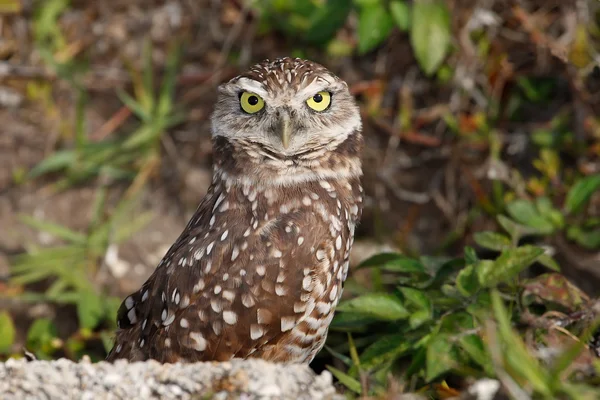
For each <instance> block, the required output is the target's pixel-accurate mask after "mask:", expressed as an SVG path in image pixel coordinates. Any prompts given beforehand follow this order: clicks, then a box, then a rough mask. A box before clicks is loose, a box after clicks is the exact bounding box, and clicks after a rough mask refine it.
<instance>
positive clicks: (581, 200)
mask: <svg viewBox="0 0 600 400" xmlns="http://www.w3.org/2000/svg"><path fill="white" fill-rule="evenodd" d="M599 189H600V174H596V175H590V176H586V177H585V178H583V179H580V180H578V181H577V183H575V184H574V185H573V186H572V187H571V190H569V193H567V198H566V200H565V210H566V211H567V212H568V213H569V214H575V213H578V212H579V211H581V209H582V208H583V206H584V205H585V204H586V203H587V202H588V201H589V200H590V197H592V195H593V194H594V193H595V192H596V191H597V190H599Z"/></svg>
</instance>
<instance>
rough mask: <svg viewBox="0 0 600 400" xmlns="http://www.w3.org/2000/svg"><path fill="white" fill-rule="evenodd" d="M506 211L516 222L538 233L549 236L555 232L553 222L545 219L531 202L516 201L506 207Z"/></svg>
mask: <svg viewBox="0 0 600 400" xmlns="http://www.w3.org/2000/svg"><path fill="white" fill-rule="evenodd" d="M506 211H507V212H508V214H509V215H510V216H511V217H512V218H513V219H514V220H515V221H517V222H519V223H521V224H523V225H525V226H528V227H530V228H534V229H535V232H536V233H539V234H543V235H548V234H551V233H552V232H554V229H555V228H554V224H553V223H552V221H549V220H547V219H546V218H544V217H543V216H542V215H541V214H540V213H539V211H538V209H537V208H536V207H535V205H534V204H533V203H531V202H530V201H527V200H522V199H518V200H515V201H513V202H511V203H509V204H507V205H506Z"/></svg>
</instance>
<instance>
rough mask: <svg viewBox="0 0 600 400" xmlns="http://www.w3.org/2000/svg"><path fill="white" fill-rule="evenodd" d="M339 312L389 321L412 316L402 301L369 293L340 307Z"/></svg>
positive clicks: (391, 296) (386, 295)
mask: <svg viewBox="0 0 600 400" xmlns="http://www.w3.org/2000/svg"><path fill="white" fill-rule="evenodd" d="M338 310H339V311H345V312H351V313H356V314H360V315H364V316H368V317H373V318H376V319H379V320H387V321H395V320H398V319H406V318H408V317H409V316H410V313H409V312H408V310H407V309H406V308H404V305H402V302H401V301H400V299H398V298H397V297H396V296H393V295H391V294H387V293H369V294H365V295H362V296H359V297H356V298H354V299H351V300H347V301H345V302H343V303H342V304H340V305H339V306H338Z"/></svg>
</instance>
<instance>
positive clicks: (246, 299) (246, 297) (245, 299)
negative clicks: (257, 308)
mask: <svg viewBox="0 0 600 400" xmlns="http://www.w3.org/2000/svg"><path fill="white" fill-rule="evenodd" d="M242 304H243V305H244V307H246V308H251V307H254V305H255V304H256V302H255V301H254V297H253V296H252V295H251V294H250V293H242Z"/></svg>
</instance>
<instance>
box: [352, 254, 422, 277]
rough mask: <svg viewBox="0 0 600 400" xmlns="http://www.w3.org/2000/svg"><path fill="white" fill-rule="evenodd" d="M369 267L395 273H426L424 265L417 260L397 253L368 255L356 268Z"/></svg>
mask: <svg viewBox="0 0 600 400" xmlns="http://www.w3.org/2000/svg"><path fill="white" fill-rule="evenodd" d="M369 267H379V268H381V269H384V270H386V271H389V272H396V273H407V274H410V273H426V270H425V266H424V265H423V263H421V262H420V261H419V260H415V259H414V258H410V257H407V256H405V255H403V254H397V253H381V254H377V255H375V256H373V257H369V258H368V259H366V260H365V261H363V262H362V263H360V265H359V266H358V268H357V269H360V268H369Z"/></svg>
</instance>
